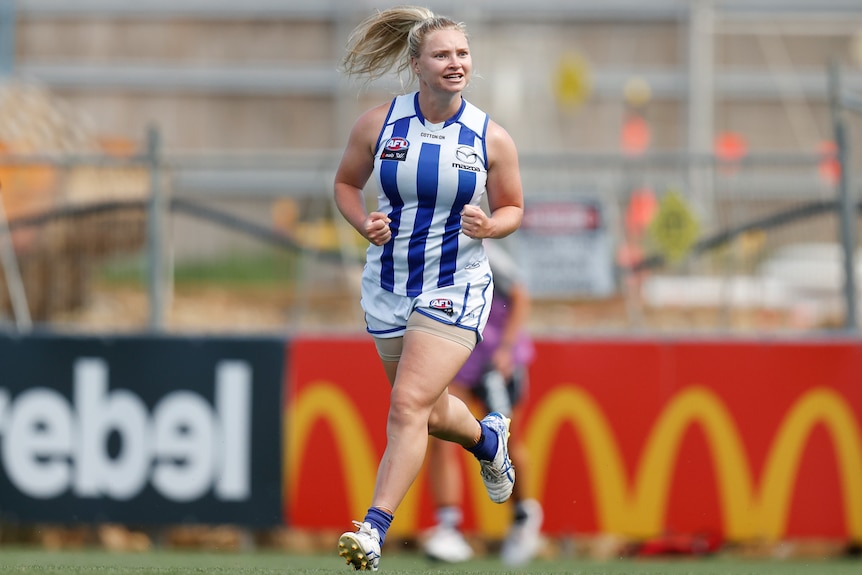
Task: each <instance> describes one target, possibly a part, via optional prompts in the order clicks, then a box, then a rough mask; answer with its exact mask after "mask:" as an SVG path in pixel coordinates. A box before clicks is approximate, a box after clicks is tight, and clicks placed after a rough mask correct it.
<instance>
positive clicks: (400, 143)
mask: <svg viewBox="0 0 862 575" xmlns="http://www.w3.org/2000/svg"><path fill="white" fill-rule="evenodd" d="M409 148H410V142H408V141H407V140H406V139H405V138H389V140H387V142H386V145H385V146H383V152H381V154H380V159H381V160H398V161H399V162H403V161H404V160H405V159H407V150H408V149H409Z"/></svg>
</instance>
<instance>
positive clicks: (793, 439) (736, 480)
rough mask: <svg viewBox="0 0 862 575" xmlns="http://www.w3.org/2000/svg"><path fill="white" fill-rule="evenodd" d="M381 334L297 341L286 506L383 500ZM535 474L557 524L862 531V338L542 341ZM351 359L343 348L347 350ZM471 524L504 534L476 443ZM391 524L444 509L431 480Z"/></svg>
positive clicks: (347, 508)
mask: <svg viewBox="0 0 862 575" xmlns="http://www.w3.org/2000/svg"><path fill="white" fill-rule="evenodd" d="M368 339H369V338H357V339H355V340H354V339H319V340H318V339H304V338H300V339H298V340H295V341H294V342H293V344H292V348H291V349H292V360H291V362H290V366H291V367H290V371H289V375H288V385H289V391H288V394H287V395H288V398H289V401H288V403H287V405H286V414H287V415H286V417H287V425H286V428H285V429H286V431H285V433H286V437H285V447H286V449H287V452H286V456H285V457H286V461H287V466H286V474H285V481H286V484H285V493H286V498H285V517H286V520H287V521H288V522H289V523H290V524H293V525H295V526H307V527H315V528H332V529H341V528H349V526H350V520H351V519H361V518H362V517H363V516H364V514H365V510H366V506H367V505H368V503H369V502H370V499H371V494H372V490H373V485H374V476H375V471H376V466H377V463H378V461H379V458H380V456H381V454H382V451H383V448H384V445H385V422H386V410H387V402H388V386H387V384H386V383H385V378H384V375H383V372H382V368H381V367H380V366H379V361H378V359H377V356H376V352H375V350H374V346H373V344H372V343H371V342H370V341H368ZM536 346H537V357H536V361H535V362H534V364H533V366H532V369H531V372H530V377H531V384H530V385H531V387H530V394H529V397H528V401H527V404H526V414H525V417H524V418H523V420H522V421H521V422H518V426H517V428H513V433H514V432H520V433H523V434H524V438H525V440H526V443H527V445H528V448H529V452H530V458H531V459H530V461H531V463H530V466H529V469H528V470H527V472H526V473H524V474H523V475H519V478H523V480H524V481H525V482H526V483H525V487H526V490H527V493H528V495H530V496H533V497H536V498H537V499H539V500H540V501H541V502H542V504H543V506H544V508H545V525H544V530H545V531H546V532H547V533H552V534H573V533H583V534H587V533H614V534H619V535H624V536H631V537H649V536H654V535H659V534H662V533H665V532H677V533H711V534H715V535H718V536H721V537H724V538H727V539H730V540H752V539H758V540H776V539H781V538H786V537H817V538H834V539H843V540H852V541H862V385H860V380H859V374H860V373H862V345H860V344H859V343H858V342H856V341H846V342H842V341H803V342H769V341H755V340H752V341H735V340H734V341H694V342H686V341H678V340H565V341H556V340H545V341H542V340H540V341H538V342H537V344H536ZM336 357H337V358H338V361H337V362H336V361H333V360H332V359H331V358H336ZM463 468H464V471H465V473H464V491H465V496H466V499H467V501H466V508H465V524H464V527H465V529H466V530H468V531H475V532H479V533H482V534H484V535H486V536H489V537H495V536H501V535H502V534H503V533H505V530H506V528H507V526H508V521H509V513H510V511H509V510H508V509H507V506H501V505H495V504H493V503H491V502H490V501H489V500H488V499H487V496H486V494H485V492H484V488H483V486H482V482H481V479H480V478H479V474H478V471H477V469H476V463H475V461H474V460H472V459H471V456H469V455H467V454H466V453H465V454H464V458H463ZM396 517H397V519H396V522H395V523H394V524H393V533H396V532H399V533H415V532H416V530H417V529H422V528H424V527H427V526H430V525H431V524H433V521H434V518H433V509H432V508H431V507H430V495H429V490H428V486H427V478H426V477H425V475H424V473H423V475H422V476H420V478H419V480H418V481H417V483H416V484H415V485H414V487H413V489H412V490H411V492H410V493H409V494H408V496H407V498H406V499H405V501H404V503H403V504H402V506H401V508H399V510H398V512H397V513H396Z"/></svg>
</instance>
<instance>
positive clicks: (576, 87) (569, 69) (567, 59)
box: [554, 53, 592, 107]
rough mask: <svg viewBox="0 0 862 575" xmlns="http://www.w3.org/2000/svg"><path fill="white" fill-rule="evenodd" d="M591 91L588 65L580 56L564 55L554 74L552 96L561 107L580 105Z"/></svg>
mask: <svg viewBox="0 0 862 575" xmlns="http://www.w3.org/2000/svg"><path fill="white" fill-rule="evenodd" d="M591 90H592V78H591V77H590V65H589V63H588V62H587V61H586V59H584V57H583V56H581V55H580V54H574V53H571V54H565V55H564V56H563V57H562V58H560V62H559V64H558V65H557V70H556V72H555V74H554V94H555V95H556V97H557V102H559V104H560V106H562V107H575V106H578V105H580V104H582V103H583V102H584V101H585V100H586V99H587V98H588V97H589V96H590V91H591Z"/></svg>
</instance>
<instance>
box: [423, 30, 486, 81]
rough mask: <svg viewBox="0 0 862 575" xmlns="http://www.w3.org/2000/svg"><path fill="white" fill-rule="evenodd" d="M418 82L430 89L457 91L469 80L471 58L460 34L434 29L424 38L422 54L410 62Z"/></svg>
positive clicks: (471, 67) (461, 33)
mask: <svg viewBox="0 0 862 575" xmlns="http://www.w3.org/2000/svg"><path fill="white" fill-rule="evenodd" d="M413 65H414V71H416V72H417V75H418V76H419V81H420V83H422V84H423V85H425V86H428V87H429V88H431V89H433V90H443V91H447V92H460V91H461V90H463V89H464V88H465V87H467V83H468V82H469V81H470V73H471V72H472V71H473V58H472V56H470V46H469V44H468V43H467V38H466V36H464V33H463V32H460V31H458V30H437V31H435V32H431V33H429V34H428V35H427V36H425V42H424V44H423V46H422V53H421V54H420V55H419V58H414V60H413Z"/></svg>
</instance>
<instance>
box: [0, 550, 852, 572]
mask: <svg viewBox="0 0 862 575" xmlns="http://www.w3.org/2000/svg"><path fill="white" fill-rule="evenodd" d="M352 572H353V571H352V570H351V569H350V568H349V567H347V566H346V565H344V564H343V563H342V562H341V559H340V558H339V557H338V556H337V555H335V554H334V553H333V554H331V555H296V554H288V553H283V552H277V551H271V550H267V551H259V552H251V553H234V552H215V553H214V552H202V551H201V552H197V551H195V552H187V551H152V552H148V553H111V552H107V551H102V550H98V551H97V550H85V551H45V550H41V549H40V550H35V549H29V548H8V547H7V548H2V547H0V573H4V574H5V573H29V574H33V575H37V574H38V575H42V574H52V575H54V574H56V575H60V574H62V575H78V574H89V575H94V574H95V575H125V574H135V575H149V574H160V575H164V574H168V573H170V574H178V575H186V574H189V575H190V574H193V573H216V574H222V573H231V574H236V575H263V574H275V573H285V574H287V573H290V574H291V575H295V574H298V575H312V574H322V573H336V574H337V573H342V574H349V573H352ZM380 572H381V573H385V574H388V575H401V574H406V573H426V574H436V573H441V574H445V573H468V574H476V575H494V574H497V573H523V574H525V575H526V574H539V573H569V574H572V575H622V574H633V575H665V574H667V575H832V574H834V575H843V574H847V575H850V574H854V575H856V574H858V573H862V561H860V560H859V559H855V560H849V559H848V560H829V561H826V560H823V561H777V560H763V561H754V560H747V561H746V560H740V559H737V558H729V557H724V556H716V557H710V558H705V559H681V560H675V561H668V560H663V561H654V560H620V561H609V562H595V561H587V560H580V559H566V560H556V561H545V560H543V561H535V562H533V563H531V564H530V565H529V566H528V567H526V568H523V569H518V570H506V569H505V568H504V566H503V565H502V564H501V563H500V562H499V560H497V559H495V558H483V559H477V560H474V561H470V562H468V563H462V564H459V565H446V564H440V563H431V562H429V561H427V560H426V559H424V558H423V557H421V556H419V555H416V554H413V553H391V554H389V555H384V557H383V559H382V561H381V571H380Z"/></svg>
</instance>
